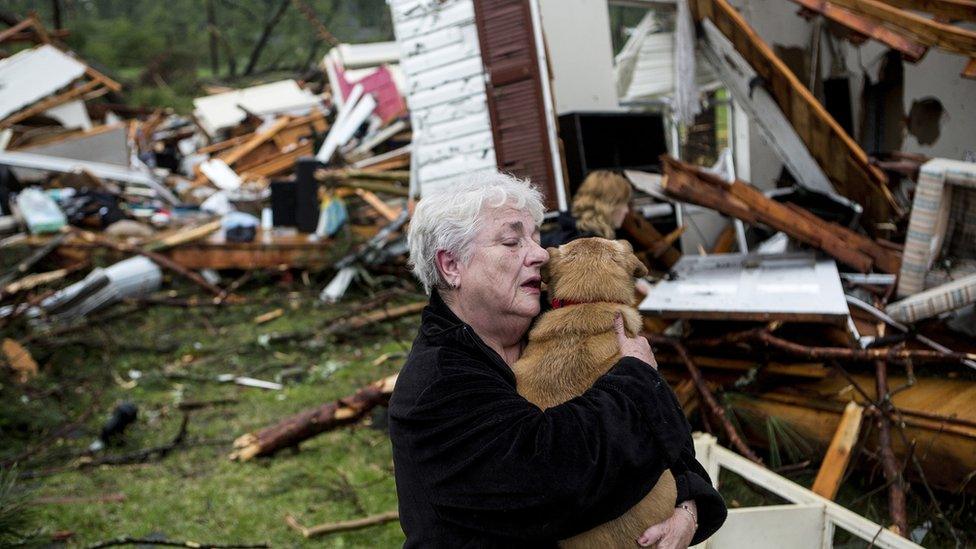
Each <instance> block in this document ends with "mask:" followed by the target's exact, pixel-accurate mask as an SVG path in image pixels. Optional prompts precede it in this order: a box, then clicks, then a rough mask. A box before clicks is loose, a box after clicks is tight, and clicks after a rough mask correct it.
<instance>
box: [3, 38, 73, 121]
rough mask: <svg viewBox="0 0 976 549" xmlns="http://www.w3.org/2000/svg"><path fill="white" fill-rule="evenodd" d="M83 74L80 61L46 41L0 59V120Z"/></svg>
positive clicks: (52, 92)
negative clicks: (43, 43) (41, 44)
mask: <svg viewBox="0 0 976 549" xmlns="http://www.w3.org/2000/svg"><path fill="white" fill-rule="evenodd" d="M83 74H85V65H84V64H83V63H81V62H79V61H77V60H75V59H74V58H72V57H71V56H70V55H68V54H66V53H64V52H62V51H61V50H59V49H57V48H55V47H54V46H51V45H48V44H45V45H43V46H38V47H36V48H32V49H29V50H24V51H22V52H19V53H17V54H15V55H12V56H10V57H8V58H6V59H0V119H3V118H6V117H7V116H9V115H11V114H13V113H15V112H17V111H19V110H21V109H23V108H24V107H27V106H30V105H33V104H34V103H36V102H37V101H39V100H41V99H43V98H45V97H47V96H49V95H54V94H55V92H57V91H59V90H60V89H62V88H64V87H65V86H67V85H68V84H70V83H71V82H73V81H74V80H76V79H78V78H80V77H81V76H82V75H83Z"/></svg>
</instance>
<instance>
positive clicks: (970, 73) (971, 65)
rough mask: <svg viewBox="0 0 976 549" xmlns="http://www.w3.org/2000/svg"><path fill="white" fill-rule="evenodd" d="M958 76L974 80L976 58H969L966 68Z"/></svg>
mask: <svg viewBox="0 0 976 549" xmlns="http://www.w3.org/2000/svg"><path fill="white" fill-rule="evenodd" d="M959 76H962V77H963V78H971V79H974V80H976V57H970V58H969V62H968V63H966V68H965V69H963V70H962V74H960V75H959Z"/></svg>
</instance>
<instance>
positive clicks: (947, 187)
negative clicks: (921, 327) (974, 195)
mask: <svg viewBox="0 0 976 549" xmlns="http://www.w3.org/2000/svg"><path fill="white" fill-rule="evenodd" d="M953 185H956V186H961V187H974V188H976V163H972V162H962V161H959V160H948V159H944V158H937V159H934V160H930V161H928V162H926V163H925V164H923V165H922V168H921V170H920V171H919V177H918V185H917V186H916V187H915V201H914V203H913V204H912V214H911V217H910V218H909V221H908V236H907V238H906V239H905V251H904V253H903V254H902V262H901V273H900V274H899V276H898V295H899V296H901V297H905V296H910V295H914V294H917V293H919V292H921V291H922V290H924V289H925V273H927V272H928V271H929V269H931V268H932V262H933V261H935V259H936V258H937V256H938V253H939V250H940V249H941V247H942V240H943V238H944V237H945V232H946V225H947V224H948V221H949V212H950V202H951V186H953Z"/></svg>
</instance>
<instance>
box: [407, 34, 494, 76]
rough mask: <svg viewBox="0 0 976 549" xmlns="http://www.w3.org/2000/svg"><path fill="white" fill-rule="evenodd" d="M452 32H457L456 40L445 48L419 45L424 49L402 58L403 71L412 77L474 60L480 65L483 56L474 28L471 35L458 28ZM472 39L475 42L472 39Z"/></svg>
mask: <svg viewBox="0 0 976 549" xmlns="http://www.w3.org/2000/svg"><path fill="white" fill-rule="evenodd" d="M450 30H455V31H457V32H456V33H454V34H455V36H454V37H453V38H455V40H454V41H453V42H448V43H446V44H445V45H444V46H443V47H437V48H432V47H430V44H429V43H428V44H422V43H419V44H418V45H420V46H423V49H421V50H418V51H417V52H416V53H414V54H412V55H407V56H405V57H403V58H402V60H401V62H400V66H401V67H402V68H403V71H404V72H405V73H407V74H410V75H417V74H421V73H423V72H424V71H429V70H432V69H435V68H439V67H443V66H445V65H450V64H452V63H458V62H461V61H465V60H468V59H472V58H474V59H477V60H478V62H479V63H480V62H481V55H480V52H479V50H478V37H477V35H476V33H473V31H474V30H475V29H474V27H468V30H470V31H472V32H471V33H467V32H463V31H462V29H458V28H453V29H450ZM470 34H473V36H470ZM472 37H473V40H471V39H470V38H472ZM466 38H467V40H466Z"/></svg>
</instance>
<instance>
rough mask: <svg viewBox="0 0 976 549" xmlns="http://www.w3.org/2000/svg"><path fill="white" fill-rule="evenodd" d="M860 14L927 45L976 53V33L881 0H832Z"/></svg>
mask: <svg viewBox="0 0 976 549" xmlns="http://www.w3.org/2000/svg"><path fill="white" fill-rule="evenodd" d="M831 1H832V2H833V3H834V4H837V5H839V6H843V7H845V8H848V9H850V10H853V11H855V12H858V13H862V14H865V15H869V16H872V17H876V18H878V19H880V20H882V21H884V22H886V23H888V24H891V25H894V26H896V27H898V28H900V29H903V30H905V31H907V32H909V33H911V34H913V35H914V36H915V37H916V39H918V40H919V41H920V42H922V43H923V44H926V45H929V46H938V47H940V48H943V49H946V50H949V51H952V52H956V53H959V54H962V55H971V54H972V53H973V52H976V31H971V30H966V29H963V28H961V27H956V26H954V25H950V24H948V23H941V22H939V21H935V20H932V19H928V18H926V17H923V16H921V15H918V14H916V13H913V12H911V11H906V10H901V9H898V8H896V7H893V6H890V5H888V4H886V3H884V2H880V1H878V0H831Z"/></svg>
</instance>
